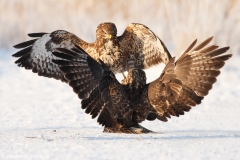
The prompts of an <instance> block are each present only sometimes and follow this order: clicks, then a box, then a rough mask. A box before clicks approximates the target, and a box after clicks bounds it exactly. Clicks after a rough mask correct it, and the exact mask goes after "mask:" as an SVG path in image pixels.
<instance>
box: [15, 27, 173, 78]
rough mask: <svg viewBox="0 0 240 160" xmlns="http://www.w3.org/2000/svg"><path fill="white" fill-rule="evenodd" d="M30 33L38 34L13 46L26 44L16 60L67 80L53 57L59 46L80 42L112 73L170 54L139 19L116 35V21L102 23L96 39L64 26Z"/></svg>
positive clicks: (69, 46)
mask: <svg viewBox="0 0 240 160" xmlns="http://www.w3.org/2000/svg"><path fill="white" fill-rule="evenodd" d="M28 35H29V36H30V37H39V38H36V39H33V40H30V41H27V42H23V43H20V44H17V45H15V46H14V47H15V48H24V49H22V50H20V51H19V52H17V53H15V54H13V56H14V57H20V58H19V59H18V60H17V61H16V62H15V63H16V64H17V65H18V66H19V67H24V68H25V69H31V70H32V71H33V72H34V73H38V75H40V76H45V77H49V78H55V79H60V80H62V81H64V82H67V80H66V79H65V78H64V74H63V73H62V72H61V71H60V70H59V68H58V66H57V65H56V64H54V63H52V59H56V57H55V56H54V55H53V54H52V52H54V51H55V49H56V48H66V49H73V47H74V46H75V45H77V46H79V47H81V48H82V49H84V50H85V51H86V52H87V53H88V54H89V55H90V56H91V57H92V58H94V59H95V60H96V61H98V62H99V59H100V60H102V61H103V62H104V63H105V64H106V65H107V66H108V67H109V69H110V70H111V71H112V72H113V73H121V72H122V73H123V72H124V71H128V69H129V68H141V69H145V68H149V67H151V66H153V65H157V64H159V63H161V62H163V63H165V64H166V63H168V61H169V59H170V58H171V55H170V54H169V52H168V50H167V48H166V47H165V45H164V44H163V42H162V41H161V40H160V39H159V38H158V37H157V36H156V35H155V34H154V33H153V32H152V31H151V30H150V29H149V28H148V27H146V26H144V25H142V24H137V23H131V24H129V25H128V26H127V28H126V29H125V31H124V33H123V34H122V35H121V36H117V28H116V26H115V24H114V23H101V24H100V25H99V26H98V27H97V30H96V41H95V42H94V43H87V42H85V41H83V40H82V39H80V38H78V37H77V36H76V35H74V34H72V33H69V32H67V31H63V30H57V31H54V32H52V33H31V34H28Z"/></svg>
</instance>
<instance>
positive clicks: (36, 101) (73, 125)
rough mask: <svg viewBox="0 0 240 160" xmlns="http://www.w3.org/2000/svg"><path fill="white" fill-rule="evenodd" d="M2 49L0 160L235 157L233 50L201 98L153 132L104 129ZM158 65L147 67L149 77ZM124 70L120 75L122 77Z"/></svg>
mask: <svg viewBox="0 0 240 160" xmlns="http://www.w3.org/2000/svg"><path fill="white" fill-rule="evenodd" d="M15 52H16V50H11V51H6V50H0V84H1V86H0V159H7V158H16V159H19V158H23V159H36V158H39V159H204V160H205V159H223V160H226V159H240V152H239V151H240V118H239V115H240V99H239V97H240V84H239V82H240V65H239V62H240V57H239V56H237V55H234V56H233V57H232V58H231V59H230V60H229V61H227V62H226V66H224V68H223V69H222V73H221V75H220V76H219V77H218V81H217V83H216V84H214V86H213V89H212V90H211V91H210V94H209V95H208V96H207V97H205V99H204V100H203V103H202V104H200V105H199V106H197V107H195V108H193V109H192V110H191V111H190V112H189V113H186V114H185V115H184V116H181V117H173V118H172V119H169V121H168V122H167V123H164V122H160V121H154V122H144V123H143V124H142V125H143V126H144V127H146V128H148V129H151V130H153V131H155V132H156V133H154V134H143V135H130V134H111V133H103V132H102V130H103V128H102V127H101V126H99V125H98V124H97V122H96V119H91V117H90V116H89V115H87V114H85V113H84V110H82V109H81V107H80V100H79V99H78V97H77V95H76V94H75V93H73V91H72V89H71V88H70V87H69V86H68V85H67V84H64V83H62V82H60V81H56V80H54V79H49V78H45V77H39V76H37V75H36V74H33V73H32V72H31V71H28V70H25V69H23V68H19V67H17V66H16V65H15V64H14V60H16V59H15V58H13V57H11V55H12V54H13V53H15ZM163 66H164V65H159V66H156V67H154V68H151V69H148V70H146V72H147V77H148V82H150V81H152V80H154V79H155V78H157V77H158V76H159V75H160V73H161V71H162V69H163ZM121 78H122V75H118V79H119V80H120V79H121Z"/></svg>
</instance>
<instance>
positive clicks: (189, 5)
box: [0, 0, 240, 56]
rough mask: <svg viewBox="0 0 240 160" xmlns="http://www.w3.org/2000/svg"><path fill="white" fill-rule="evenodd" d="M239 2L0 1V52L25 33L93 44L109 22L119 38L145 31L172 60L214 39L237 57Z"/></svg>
mask: <svg viewBox="0 0 240 160" xmlns="http://www.w3.org/2000/svg"><path fill="white" fill-rule="evenodd" d="M239 12H240V1H239V0H221V1H219V0H211V1H209V0H201V1H198V0H184V1H181V0H171V1H170V0H141V1H139V0H121V1H113V0H101V1H99V0H87V1H86V0H68V1H65V0H41V1H33V0H21V1H20V0H1V1H0V24H1V25H0V31H1V32H0V48H1V49H11V48H12V46H13V45H14V44H17V43H19V42H23V41H25V40H29V39H30V38H29V37H27V34H28V33H32V32H52V31H54V30H58V29H63V30H67V31H69V32H72V33H74V34H76V35H77V36H78V37H80V38H82V39H83V40H85V41H87V42H93V41H95V31H96V28H97V26H98V24H100V23H102V22H107V21H110V22H114V23H115V24H116V26H117V28H118V35H121V34H122V33H123V31H124V29H125V28H126V26H127V25H128V24H129V23H132V22H137V23H142V24H145V25H146V26H148V27H149V28H150V29H151V30H152V31H153V32H155V33H156V34H157V35H158V36H159V37H160V39H162V40H163V42H164V43H165V44H166V46H167V48H169V50H170V52H171V53H172V55H173V56H176V55H179V54H180V53H181V52H182V51H183V50H185V49H186V48H187V47H188V45H189V44H190V43H191V42H192V41H193V40H194V39H196V38H197V39H198V40H199V41H202V40H205V39H206V38H208V37H210V36H215V39H214V43H217V44H218V45H220V46H228V45H229V46H231V50H230V52H231V53H233V54H236V53H240V45H239V44H240V16H239Z"/></svg>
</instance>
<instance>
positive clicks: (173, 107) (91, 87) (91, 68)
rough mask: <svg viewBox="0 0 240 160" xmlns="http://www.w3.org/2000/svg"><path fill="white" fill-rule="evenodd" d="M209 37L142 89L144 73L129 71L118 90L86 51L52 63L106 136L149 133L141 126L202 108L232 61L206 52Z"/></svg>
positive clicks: (61, 52) (219, 52) (213, 50)
mask: <svg viewBox="0 0 240 160" xmlns="http://www.w3.org/2000/svg"><path fill="white" fill-rule="evenodd" d="M212 38H213V37H211V38H208V39H207V40H205V41H204V42H202V43H201V44H199V45H198V46H196V47H195V48H194V46H195V44H196V40H195V41H194V42H193V43H192V44H191V45H190V46H189V47H188V48H187V50H186V51H185V52H184V53H183V54H182V56H181V57H180V58H179V59H178V60H177V61H176V60H175V58H171V59H170V61H169V62H168V63H167V65H166V66H165V68H164V70H163V71H162V73H161V75H160V76H159V78H157V79H156V80H155V81H153V82H151V83H148V84H146V75H145V72H144V71H143V70H142V69H140V68H131V69H130V70H129V71H128V76H127V77H126V78H125V79H124V80H123V81H122V84H121V83H120V82H119V81H118V80H117V79H116V77H115V75H114V73H113V72H112V71H111V70H110V69H109V68H108V66H107V65H106V64H105V63H104V62H103V61H101V60H99V61H100V63H98V62H97V61H96V60H95V59H93V58H92V57H91V56H89V55H88V54H87V53H86V52H84V50H82V49H81V48H79V47H77V46H76V48H75V49H73V50H67V49H61V48H59V49H57V51H58V52H53V54H54V55H55V56H56V57H59V58H61V60H58V59H57V60H53V62H54V63H56V64H57V65H58V66H59V68H60V70H61V71H62V72H63V73H64V74H65V78H66V79H68V80H69V85H70V86H71V87H72V88H73V90H74V92H75V93H77V94H78V97H79V98H80V99H83V100H82V102H81V103H82V108H83V109H86V113H89V114H91V115H92V118H95V117H97V116H98V119H97V121H98V122H99V124H101V125H103V126H104V127H105V128H104V131H105V132H114V133H149V132H151V131H150V130H148V129H146V128H144V127H142V126H141V125H139V123H141V122H142V121H144V120H146V119H147V120H150V121H152V120H155V119H158V120H161V121H164V122H166V121H167V120H168V119H167V118H171V116H177V117H178V116H179V115H183V114H184V112H188V111H189V110H190V109H191V108H192V107H193V106H196V105H198V104H200V103H201V101H202V100H203V98H204V96H206V95H207V94H208V92H209V90H211V88H212V85H213V84H214V83H215V82H216V77H217V76H218V75H219V74H220V71H219V69H220V68H222V67H223V66H224V64H225V61H226V60H228V59H229V58H230V57H231V56H232V55H231V54H225V55H224V53H225V52H226V51H227V50H228V49H229V47H223V48H219V49H218V46H216V45H211V46H209V47H206V46H207V44H208V43H209V42H210V41H211V40H212Z"/></svg>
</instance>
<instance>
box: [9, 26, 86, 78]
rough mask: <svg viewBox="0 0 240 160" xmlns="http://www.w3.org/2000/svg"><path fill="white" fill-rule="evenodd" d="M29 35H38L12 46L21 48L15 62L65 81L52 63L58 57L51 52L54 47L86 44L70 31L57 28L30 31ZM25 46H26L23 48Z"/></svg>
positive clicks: (42, 74) (40, 73) (67, 47)
mask: <svg viewBox="0 0 240 160" xmlns="http://www.w3.org/2000/svg"><path fill="white" fill-rule="evenodd" d="M28 35H29V37H39V38H37V39H32V40H29V41H26V42H23V43H20V44H17V45H15V46H14V48H23V49H22V50H20V51H18V52H17V53H15V54H13V56H14V57H20V58H19V59H18V60H17V61H16V62H15V63H16V64H17V65H18V66H19V67H24V68H25V69H31V70H32V71H33V72H34V73H38V75H39V76H44V77H49V78H55V79H60V80H61V81H63V82H67V79H66V78H65V77H64V74H63V73H62V72H61V71H60V69H59V68H58V66H57V65H56V64H54V63H52V59H60V58H57V57H56V56H54V55H53V54H52V52H54V51H55V50H56V48H59V47H61V48H66V49H72V48H74V46H75V45H80V44H83V43H84V44H86V42H84V41H82V40H81V39H80V38H78V37H77V36H75V35H74V34H72V33H69V32H67V31H63V30H57V31H54V32H52V33H50V34H49V33H30V34H28ZM25 47H26V48H25Z"/></svg>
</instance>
